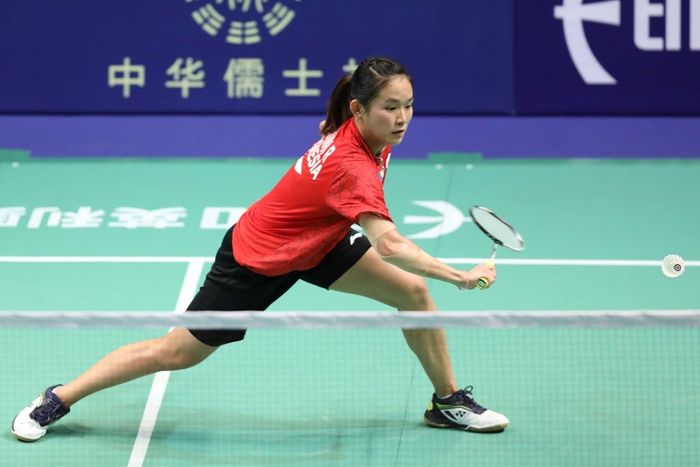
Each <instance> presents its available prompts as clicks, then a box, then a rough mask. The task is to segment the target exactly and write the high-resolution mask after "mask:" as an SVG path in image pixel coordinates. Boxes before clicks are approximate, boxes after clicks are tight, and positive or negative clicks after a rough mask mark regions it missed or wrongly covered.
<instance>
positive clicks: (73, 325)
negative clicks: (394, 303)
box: [0, 310, 700, 466]
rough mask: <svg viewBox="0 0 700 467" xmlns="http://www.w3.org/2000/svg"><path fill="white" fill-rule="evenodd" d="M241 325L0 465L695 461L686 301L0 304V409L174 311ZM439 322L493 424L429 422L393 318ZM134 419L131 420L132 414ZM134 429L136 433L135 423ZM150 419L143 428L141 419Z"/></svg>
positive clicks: (695, 378) (167, 319)
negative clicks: (360, 308)
mask: <svg viewBox="0 0 700 467" xmlns="http://www.w3.org/2000/svg"><path fill="white" fill-rule="evenodd" d="M182 325H187V326H190V327H210V328H211V327H219V328H226V327H241V326H245V327H249V328H250V330H249V332H248V335H247V336H246V339H245V340H244V341H243V342H240V343H235V344H231V345H228V346H225V347H223V348H222V349H220V350H218V351H217V352H215V353H214V354H213V355H212V356H211V357H210V358H209V359H208V360H207V361H205V362H203V363H202V364H200V365H198V366H196V367H194V368H191V369H189V370H183V371H177V372H173V373H168V374H167V376H164V375H163V374H160V375H159V376H156V377H153V376H149V377H144V378H141V379H138V380H135V381H132V382H129V383H126V384H123V385H120V386H116V387H113V388H110V389H108V390H105V391H102V392H99V393H97V394H94V395H92V396H90V397H88V398H86V399H84V400H82V401H81V402H80V403H79V404H76V405H75V406H74V407H73V409H72V412H71V413H70V414H69V415H67V416H66V417H65V418H64V419H63V420H61V421H59V422H58V423H56V424H55V425H53V426H51V427H50V432H49V434H48V435H47V437H45V438H44V439H42V440H41V441H40V442H39V443H37V444H36V445H33V446H27V445H25V444H22V443H18V442H14V440H12V441H11V440H10V439H9V437H6V439H5V442H3V445H4V446H3V453H4V456H5V458H6V459H9V461H10V464H8V465H30V464H31V465H34V464H32V462H33V460H32V459H35V458H36V455H37V453H39V452H44V453H45V454H47V455H49V453H50V457H51V459H52V460H55V462H52V463H51V464H50V465H103V466H111V465H319V466H320V465H422V466H424V465H430V464H433V465H462V464H464V463H472V464H474V465H499V466H503V465H539V466H541V465H634V466H640V465H649V466H652V465H653V466H658V465H692V464H693V463H694V462H696V461H697V459H698V458H700V447H698V443H697V439H698V434H699V433H698V431H699V430H698V428H697V423H696V418H697V414H698V413H700V398H698V396H697V394H698V389H699V388H700V374H699V373H698V371H697V368H700V311H697V310H687V311H672V310H666V311H654V312H648V311H642V310H640V311H629V312H613V311H610V312H566V313H557V312H508V313H505V312H503V313H498V312H443V313H437V314H424V313H410V312H406V313H384V312H378V313H374V312H353V313H342V312H323V313H321V312H316V313H294V312H265V313H235V314H232V313H229V314H224V315H223V316H222V314H221V313H197V314H182V315H178V314H171V313H165V312H160V313H157V312H153V313H145V312H143V313H116V312H112V313H97V312H94V313H89V312H83V313H48V312H42V313H26V312H25V313H19V312H17V313H13V312H2V313H0V339H1V341H0V342H2V353H3V359H2V360H1V361H2V375H3V381H4V382H5V384H4V385H3V386H4V391H3V397H2V398H1V400H0V404H2V407H1V409H2V413H3V415H4V417H5V420H6V422H7V423H8V424H9V422H10V421H11V420H12V417H14V415H15V413H16V412H17V411H18V410H19V409H21V408H22V406H23V405H25V404H26V403H27V402H29V401H30V400H31V399H33V398H34V397H35V396H36V395H37V394H38V393H39V392H41V391H42V390H43V389H44V388H45V387H47V386H49V385H52V384H57V383H62V382H67V381H69V380H71V379H73V378H75V377H76V376H77V375H78V374H80V373H81V372H83V371H84V370H85V369H86V368H88V367H89V366H90V365H92V364H93V363H94V362H95V361H96V360H97V359H98V358H100V357H101V356H103V355H105V354H106V353H108V352H109V351H111V350H113V349H114V348H116V347H119V346H121V345H123V344H126V343H128V342H134V341H140V340H143V339H151V338H156V337H158V336H160V335H162V334H163V333H164V332H167V330H168V328H169V327H171V326H182ZM438 326H439V327H444V328H445V330H446V334H447V336H448V342H449V348H450V353H451V357H452V363H453V367H454V372H455V375H456V377H457V380H458V383H459V384H461V385H463V386H466V385H473V386H474V390H473V392H474V396H475V398H476V400H477V401H478V402H479V403H481V404H482V405H485V406H487V407H489V408H492V409H494V410H497V411H499V412H501V413H504V414H505V415H507V416H508V417H509V419H510V422H511V426H510V427H509V428H508V429H507V430H506V431H505V432H504V433H502V434H499V435H495V436H485V435H476V434H472V433H462V432H459V431H453V430H440V429H430V428H427V427H426V426H425V425H424V424H423V422H422V416H423V411H424V410H425V407H426V405H427V403H428V401H429V400H430V397H431V394H432V391H433V390H432V387H431V385H430V383H429V381H428V379H427V378H426V376H425V375H424V373H423V371H422V369H421V367H420V364H419V363H418V361H417V359H416V358H415V356H414V355H413V354H412V353H411V351H410V350H409V349H408V348H407V346H406V344H405V342H404V340H403V338H402V336H401V328H407V327H413V328H421V327H438ZM144 427H145V428H146V429H145V428H144ZM144 430H145V431H144ZM149 430H150V431H149Z"/></svg>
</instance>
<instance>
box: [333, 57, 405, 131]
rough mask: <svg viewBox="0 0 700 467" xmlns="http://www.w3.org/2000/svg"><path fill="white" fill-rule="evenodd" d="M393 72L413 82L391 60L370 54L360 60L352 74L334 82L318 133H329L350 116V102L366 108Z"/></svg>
mask: <svg viewBox="0 0 700 467" xmlns="http://www.w3.org/2000/svg"><path fill="white" fill-rule="evenodd" d="M396 75H404V76H406V77H407V78H408V80H409V81H410V82H411V85H413V79H412V78H411V76H410V75H409V74H408V72H407V71H406V69H405V68H404V67H403V66H402V65H401V64H399V63H397V62H395V61H394V60H391V59H388V58H383V57H370V58H368V59H366V60H363V61H362V63H360V64H359V65H358V67H357V69H356V70H355V72H354V73H353V74H352V76H348V75H345V76H343V77H342V78H340V80H338V83H337V84H336V85H335V88H334V89H333V92H332V93H331V98H330V100H329V101H328V111H327V112H326V120H325V123H324V125H323V129H322V130H321V133H323V134H324V135H327V134H330V133H333V132H334V131H336V130H337V129H338V128H340V126H341V125H342V124H343V123H345V121H346V120H347V119H348V118H350V117H352V111H351V110H350V101H351V100H352V99H357V100H358V101H359V102H360V104H362V106H363V107H365V108H367V107H369V104H370V102H372V99H374V98H375V97H377V94H379V91H381V90H382V89H383V88H384V86H386V84H387V83H388V82H389V80H390V79H391V78H392V77H394V76H396Z"/></svg>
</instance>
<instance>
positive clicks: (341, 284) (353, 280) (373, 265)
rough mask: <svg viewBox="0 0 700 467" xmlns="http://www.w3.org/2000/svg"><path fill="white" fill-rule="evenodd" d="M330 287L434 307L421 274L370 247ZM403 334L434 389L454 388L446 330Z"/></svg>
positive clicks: (411, 306)
mask: <svg viewBox="0 0 700 467" xmlns="http://www.w3.org/2000/svg"><path fill="white" fill-rule="evenodd" d="M330 289H331V290H336V291H339V292H346V293H351V294H355V295H361V296H364V297H369V298H372V299H375V300H377V301H379V302H381V303H384V304H386V305H389V306H392V307H395V308H397V309H398V310H402V311H424V312H434V311H436V310H437V307H436V305H435V302H434V301H433V299H432V297H431V296H430V293H429V292H428V287H427V286H426V284H425V281H424V280H423V278H421V277H419V276H416V275H415V274H411V273H408V272H406V271H404V270H402V269H399V268H397V267H396V266H394V265H392V264H389V263H387V262H385V261H383V260H382V259H381V258H380V257H379V255H377V253H376V252H375V251H374V250H373V249H369V250H367V252H366V253H365V254H364V255H363V256H362V257H361V258H360V259H359V260H358V261H357V262H356V263H355V264H354V265H353V266H352V267H350V269H348V270H347V271H346V272H345V273H344V274H343V275H342V276H340V278H338V279H337V280H336V281H335V282H333V283H332V284H331V286H330ZM403 334H404V337H405V339H406V342H407V343H408V346H409V347H410V348H411V350H412V351H413V352H414V353H415V354H416V357H418V360H419V361H420V363H421V365H422V366H423V369H424V370H425V373H426V374H427V376H428V378H429V379H430V381H431V383H432V384H433V387H434V388H435V392H436V393H437V394H440V395H446V394H452V393H453V392H454V391H456V390H457V385H456V383H455V378H454V374H453V372H452V364H451V362H450V356H449V353H448V350H447V339H446V337H445V332H444V331H443V330H442V329H406V330H404V331H403Z"/></svg>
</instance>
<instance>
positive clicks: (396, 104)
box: [356, 75, 413, 154]
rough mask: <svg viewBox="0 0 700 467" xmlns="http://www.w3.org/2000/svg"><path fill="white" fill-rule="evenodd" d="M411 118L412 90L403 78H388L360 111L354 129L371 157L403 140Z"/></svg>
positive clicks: (399, 76)
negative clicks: (362, 137) (363, 139)
mask: <svg viewBox="0 0 700 467" xmlns="http://www.w3.org/2000/svg"><path fill="white" fill-rule="evenodd" d="M411 118H413V86H411V82H410V81H409V80H408V78H407V77H406V76H405V75H397V76H394V77H392V78H391V79H390V80H389V82H388V83H387V85H386V86H384V88H383V89H382V90H381V91H380V92H379V94H378V95H377V97H376V98H374V99H373V100H372V101H371V102H370V103H369V106H368V107H367V108H362V109H360V115H359V117H358V119H357V120H356V121H357V126H358V128H359V129H360V132H361V133H362V136H364V138H365V141H366V142H367V144H368V145H369V147H370V148H371V149H372V152H373V153H374V154H379V153H380V152H381V151H382V150H383V149H384V147H385V146H386V145H387V144H391V145H396V144H399V143H400V142H401V140H403V137H404V135H405V134H406V130H407V129H408V124H409V123H410V121H411Z"/></svg>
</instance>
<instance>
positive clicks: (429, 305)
mask: <svg viewBox="0 0 700 467" xmlns="http://www.w3.org/2000/svg"><path fill="white" fill-rule="evenodd" d="M399 308H400V309H401V310H407V311H432V310H434V309H435V303H434V302H433V298H432V297H431V296H430V292H429V291H428V285H427V284H426V282H425V279H423V278H422V277H419V276H414V277H412V278H411V280H410V282H409V283H408V284H406V289H405V294H404V296H403V303H402V304H401V306H400V307H399Z"/></svg>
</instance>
